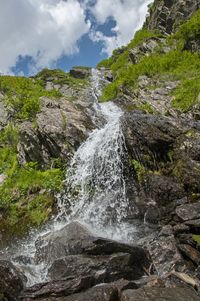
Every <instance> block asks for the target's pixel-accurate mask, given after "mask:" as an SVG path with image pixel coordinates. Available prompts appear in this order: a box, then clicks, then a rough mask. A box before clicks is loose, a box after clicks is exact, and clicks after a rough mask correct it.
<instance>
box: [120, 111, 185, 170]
mask: <svg viewBox="0 0 200 301" xmlns="http://www.w3.org/2000/svg"><path fill="white" fill-rule="evenodd" d="M122 124H123V132H124V136H125V140H126V145H127V149H128V152H129V154H130V155H131V156H132V158H133V159H135V160H137V157H136V154H140V161H141V163H143V162H145V163H146V164H148V165H149V164H152V165H153V164H154V163H153V162H154V159H155V158H154V157H153V156H154V155H153V154H156V159H157V162H159V161H160V160H161V161H162V160H166V159H167V156H168V152H169V149H170V147H171V145H172V143H173V142H174V141H175V139H176V137H177V136H178V135H179V134H180V130H179V129H178V128H177V127H176V126H174V125H173V124H172V123H171V122H170V120H169V119H168V118H166V117H161V116H156V115H149V114H144V113H139V112H138V111H137V112H136V111H133V112H129V113H125V114H124V116H123V120H122ZM147 158H148V162H147ZM150 166H151V165H150ZM152 167H154V168H155V164H154V165H153V166H152Z"/></svg>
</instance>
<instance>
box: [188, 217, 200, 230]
mask: <svg viewBox="0 0 200 301" xmlns="http://www.w3.org/2000/svg"><path fill="white" fill-rule="evenodd" d="M185 226H187V227H188V228H189V229H190V230H191V231H192V232H193V233H200V219H194V220H189V221H186V222H185Z"/></svg>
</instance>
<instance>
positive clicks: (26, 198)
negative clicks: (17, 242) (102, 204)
mask: <svg viewBox="0 0 200 301" xmlns="http://www.w3.org/2000/svg"><path fill="white" fill-rule="evenodd" d="M17 143H18V131H17V128H16V127H15V126H14V125H12V124H9V125H8V126H7V127H6V128H5V129H4V130H3V131H2V132H1V133H0V174H4V176H5V180H4V182H3V183H2V184H1V185H0V211H1V212H2V213H3V219H2V220H1V225H0V229H1V230H5V229H6V230H7V231H8V232H12V231H13V232H14V233H23V232H24V231H26V230H27V229H28V228H29V227H30V226H33V225H34V226H39V225H40V224H42V223H43V222H44V221H46V220H47V219H48V217H49V214H50V213H51V211H52V206H53V202H54V198H53V193H54V192H56V191H60V190H61V188H62V180H63V176H64V175H63V171H62V170H61V169H58V168H57V169H55V168H54V169H49V170H44V171H41V170H39V169H38V168H37V163H34V162H30V163H28V164H25V165H24V166H20V165H19V164H18V160H17Z"/></svg>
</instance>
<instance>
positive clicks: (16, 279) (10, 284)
mask: <svg viewBox="0 0 200 301" xmlns="http://www.w3.org/2000/svg"><path fill="white" fill-rule="evenodd" d="M25 280H26V279H25V277H23V275H21V273H20V272H19V271H18V270H17V268H15V267H14V265H13V264H12V263H11V262H9V261H0V298H1V297H3V300H13V301H15V300H19V295H20V293H21V292H22V290H23V289H24V284H23V283H24V281H25Z"/></svg>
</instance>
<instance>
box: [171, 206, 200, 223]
mask: <svg viewBox="0 0 200 301" xmlns="http://www.w3.org/2000/svg"><path fill="white" fill-rule="evenodd" d="M176 214H177V215H178V217H179V218H180V219H181V220H182V221H189V220H195V219H199V218H200V202H197V203H192V204H184V205H181V206H178V207H177V208H176Z"/></svg>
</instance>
